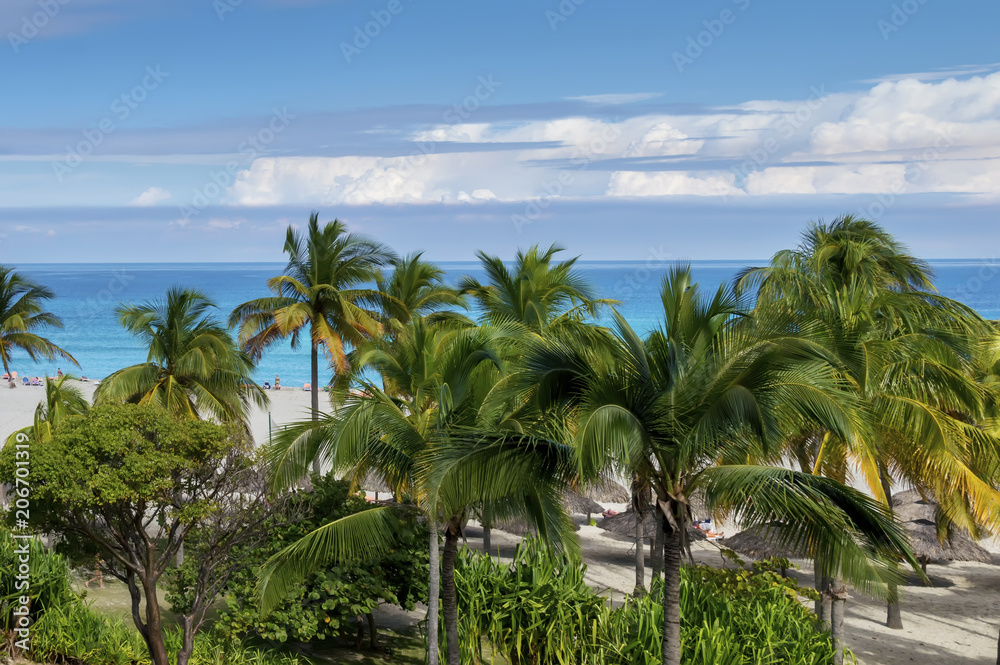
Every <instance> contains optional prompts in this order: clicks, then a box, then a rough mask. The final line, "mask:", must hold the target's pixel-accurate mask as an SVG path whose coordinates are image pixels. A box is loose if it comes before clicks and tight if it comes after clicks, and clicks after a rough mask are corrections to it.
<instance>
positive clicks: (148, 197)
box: [129, 187, 170, 206]
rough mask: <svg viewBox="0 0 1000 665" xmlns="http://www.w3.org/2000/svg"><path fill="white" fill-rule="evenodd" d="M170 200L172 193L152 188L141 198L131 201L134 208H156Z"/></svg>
mask: <svg viewBox="0 0 1000 665" xmlns="http://www.w3.org/2000/svg"><path fill="white" fill-rule="evenodd" d="M169 198H170V192H168V191H167V190H165V189H162V188H160V187H150V188H149V189H147V190H146V191H144V192H143V193H142V194H140V195H139V196H137V197H135V198H134V199H132V200H131V201H129V205H133V206H155V205H156V204H157V203H163V202H164V201H166V200H167V199H169Z"/></svg>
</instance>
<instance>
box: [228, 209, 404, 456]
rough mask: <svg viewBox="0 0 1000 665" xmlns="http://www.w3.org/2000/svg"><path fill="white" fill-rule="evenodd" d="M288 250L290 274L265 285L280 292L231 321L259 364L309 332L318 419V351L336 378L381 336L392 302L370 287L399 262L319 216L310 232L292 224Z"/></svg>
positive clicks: (246, 307) (311, 223)
mask: <svg viewBox="0 0 1000 665" xmlns="http://www.w3.org/2000/svg"><path fill="white" fill-rule="evenodd" d="M284 252H285V254H287V255H288V265H287V266H286V267H285V273H284V274H283V275H278V276H277V277H272V278H271V279H269V280H268V282H267V286H268V288H269V289H270V290H271V291H272V292H273V293H274V295H273V296H271V297H267V298H258V299H256V300H251V301H248V302H245V303H243V304H241V305H239V306H237V307H236V309H234V310H233V312H232V314H231V315H230V317H229V324H230V325H231V326H234V325H239V326H240V336H239V340H240V344H241V345H242V346H243V348H244V349H245V350H246V351H247V352H248V353H249V354H250V356H251V358H253V360H254V361H255V362H257V361H259V360H260V357H261V356H262V355H263V353H264V351H265V350H267V348H268V347H270V346H271V345H272V344H275V343H277V342H279V341H281V340H284V339H286V338H291V343H292V348H296V347H297V346H298V344H299V338H300V336H301V334H302V332H303V331H304V330H306V329H308V334H309V347H310V367H311V375H310V376H311V378H312V380H311V383H310V388H311V390H312V415H313V419H314V420H318V418H319V390H320V387H319V348H320V347H322V348H323V350H324V352H325V354H326V357H327V360H328V361H329V363H330V366H331V367H333V370H334V373H335V374H342V373H344V372H346V371H347V369H348V362H347V358H348V356H347V354H348V352H349V348H350V347H351V346H357V345H359V344H361V343H363V342H364V341H365V340H367V339H369V338H370V337H371V336H372V335H376V334H378V333H380V332H381V330H382V326H381V324H380V322H379V318H380V314H379V312H378V311H376V308H377V307H378V306H379V305H380V304H382V303H384V302H385V300H386V298H385V296H384V295H383V294H380V293H379V292H378V291H377V290H376V289H373V288H370V287H368V286H366V285H369V284H370V285H372V286H374V284H375V281H376V279H377V278H378V276H379V269H380V268H381V267H382V266H385V265H388V264H389V263H390V262H391V261H392V260H393V259H394V258H395V257H394V255H393V253H392V251H391V250H390V249H388V248H387V247H386V246H384V245H382V244H381V243H379V242H376V241H375V240H372V239H370V238H367V237H365V236H362V235H358V234H354V233H348V232H347V227H346V226H345V225H344V224H343V223H341V222H340V221H338V220H334V221H332V222H329V223H327V224H326V225H325V226H323V227H322V228H320V225H319V213H315V212H314V213H313V214H312V215H310V217H309V223H308V225H307V226H306V230H305V233H304V234H302V233H299V232H298V231H297V230H296V229H295V228H294V227H293V226H289V227H288V230H287V232H286V234H285V247H284ZM318 470H319V469H318V467H317V468H316V471H318Z"/></svg>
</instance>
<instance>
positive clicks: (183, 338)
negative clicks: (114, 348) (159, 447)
mask: <svg viewBox="0 0 1000 665" xmlns="http://www.w3.org/2000/svg"><path fill="white" fill-rule="evenodd" d="M213 309H215V305H214V304H213V303H212V301H211V300H209V299H208V298H207V297H206V296H205V295H203V294H202V293H201V292H199V291H194V290H190V289H182V288H179V287H175V288H171V289H169V290H168V291H167V296H166V298H165V299H162V300H152V301H147V302H145V303H143V304H141V305H130V304H122V305H119V306H118V308H116V310H115V312H116V313H117V314H118V316H119V321H120V322H121V325H122V326H123V327H124V328H125V329H126V330H127V331H129V332H130V333H131V334H132V335H133V336H134V337H136V338H138V339H139V340H140V341H141V342H142V343H143V344H144V345H145V346H147V347H148V349H149V351H148V354H147V357H146V362H144V363H141V364H138V365H132V366H130V367H125V368H124V369H120V370H118V371H117V372H115V373H114V374H112V375H111V376H109V377H107V378H106V379H104V380H103V381H101V383H100V385H98V387H97V390H96V392H95V393H94V402H95V403H97V404H101V403H104V402H132V403H138V404H157V405H159V406H162V407H163V408H165V409H167V410H168V411H170V412H172V413H174V414H176V415H178V416H180V417H183V418H208V417H211V418H214V419H216V420H218V421H220V422H224V423H235V424H238V425H240V426H241V427H242V428H243V429H244V430H246V431H249V424H248V416H249V410H250V406H251V404H254V405H256V406H258V407H263V406H266V405H267V403H268V400H267V395H266V394H265V393H264V392H263V390H261V388H260V387H259V386H257V385H256V384H255V383H253V380H252V379H251V374H252V372H253V363H252V361H251V360H250V358H249V357H248V356H247V355H246V354H245V353H243V352H241V351H240V350H239V348H238V347H237V346H236V343H235V341H234V340H233V338H232V337H231V336H230V334H229V330H228V329H227V328H226V327H225V325H223V323H222V322H221V321H220V320H218V319H217V318H215V317H214V316H213V315H212V310H213Z"/></svg>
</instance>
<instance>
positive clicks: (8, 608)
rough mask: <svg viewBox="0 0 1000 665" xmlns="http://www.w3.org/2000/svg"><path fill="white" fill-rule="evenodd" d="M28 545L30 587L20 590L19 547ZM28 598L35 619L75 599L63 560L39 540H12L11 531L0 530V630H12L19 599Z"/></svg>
mask: <svg viewBox="0 0 1000 665" xmlns="http://www.w3.org/2000/svg"><path fill="white" fill-rule="evenodd" d="M25 545H27V549H28V552H27V554H28V558H29V561H30V564H29V566H30V573H29V579H28V580H27V581H28V582H29V583H30V584H29V588H28V589H27V590H25V589H23V588H21V585H22V584H23V580H18V579H17V575H18V566H19V563H20V562H19V560H18V559H19V556H20V552H19V551H18V550H20V549H21V548H23V547H24V546H25ZM25 595H27V596H28V598H29V605H28V607H29V611H30V615H31V618H32V619H36V620H37V619H38V618H39V617H40V616H41V615H42V613H43V612H45V610H47V609H50V608H56V607H63V606H65V605H67V604H69V603H71V602H74V601H75V600H77V595H76V593H74V592H73V587H72V577H71V575H70V570H69V566H68V565H67V563H66V560H65V559H64V558H63V557H62V556H61V555H59V554H53V553H52V552H49V550H47V549H46V548H45V546H44V545H43V544H42V542H41V541H40V540H39V539H38V538H31V539H30V540H22V539H19V538H14V537H13V535H12V534H11V532H10V531H7V530H6V529H4V528H2V527H0V629H5V630H10V629H11V628H12V627H13V622H12V619H13V616H12V612H13V611H14V609H15V607H17V606H18V605H19V598H20V597H21V596H25Z"/></svg>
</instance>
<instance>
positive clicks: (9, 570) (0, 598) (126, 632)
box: [0, 528, 305, 665]
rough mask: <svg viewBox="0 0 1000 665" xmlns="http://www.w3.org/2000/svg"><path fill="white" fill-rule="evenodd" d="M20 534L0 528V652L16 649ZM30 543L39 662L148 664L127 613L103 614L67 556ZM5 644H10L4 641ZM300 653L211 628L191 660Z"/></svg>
mask: <svg viewBox="0 0 1000 665" xmlns="http://www.w3.org/2000/svg"><path fill="white" fill-rule="evenodd" d="M20 542H21V541H19V540H15V539H14V538H12V537H11V534H10V532H9V531H6V530H4V529H2V528H0V656H7V655H10V654H11V652H12V651H13V643H14V640H13V639H12V638H13V633H12V632H11V627H12V624H11V618H12V615H11V612H12V611H13V609H14V607H15V604H16V600H17V598H18V597H19V596H21V595H24V592H23V591H21V590H19V589H17V588H16V587H15V583H16V582H17V579H16V574H17V573H16V570H17V564H18V552H17V551H16V549H17V548H18V547H20ZM25 542H27V543H28V555H29V557H30V562H31V564H30V566H31V571H30V582H31V586H30V589H29V590H28V596H29V598H30V599H31V601H30V605H29V607H30V612H31V618H32V621H33V623H32V625H31V639H30V642H29V644H30V654H29V655H30V656H31V657H32V658H33V659H34V660H37V661H40V662H60V663H65V662H69V663H79V664H80V665H133V664H135V665H147V664H148V663H150V658H149V652H148V650H147V648H146V643H145V642H144V641H143V639H142V637H141V636H140V635H139V633H138V632H137V631H136V630H135V628H133V627H132V626H131V624H126V623H124V621H123V620H122V619H115V620H111V619H108V618H106V617H103V616H101V615H99V614H97V613H96V612H94V611H93V610H91V609H90V607H89V606H88V605H87V604H86V602H85V601H84V599H83V598H82V597H81V596H80V595H79V594H77V593H76V592H74V591H73V588H72V575H71V571H70V568H69V564H68V563H67V562H66V559H65V558H64V557H63V556H61V555H59V554H54V553H52V552H49V550H47V549H46V548H45V546H44V545H42V543H41V541H40V540H38V539H37V538H34V539H31V540H29V541H25ZM166 637H167V648H168V650H169V651H170V652H171V653H176V652H177V651H178V650H179V649H180V647H181V634H180V630H179V629H176V628H175V629H171V630H168V631H167V635H166ZM4 644H6V646H3V645H4ZM304 662H305V661H304V660H303V659H301V658H297V657H294V656H289V655H285V654H277V653H273V652H268V651H262V650H259V649H254V648H250V647H247V646H244V645H243V644H242V643H241V642H239V641H234V640H230V639H225V638H223V637H222V636H216V635H212V634H199V635H198V636H196V638H195V651H194V655H193V657H192V659H191V663H192V665H301V664H302V663H304Z"/></svg>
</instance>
